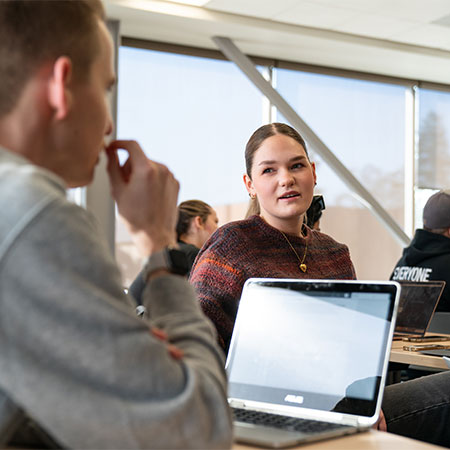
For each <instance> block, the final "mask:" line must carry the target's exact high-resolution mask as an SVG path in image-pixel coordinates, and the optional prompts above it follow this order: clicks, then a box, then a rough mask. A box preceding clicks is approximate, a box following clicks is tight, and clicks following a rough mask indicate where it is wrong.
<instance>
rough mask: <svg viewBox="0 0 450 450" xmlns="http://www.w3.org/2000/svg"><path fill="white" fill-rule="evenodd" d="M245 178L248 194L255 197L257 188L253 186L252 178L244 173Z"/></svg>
mask: <svg viewBox="0 0 450 450" xmlns="http://www.w3.org/2000/svg"><path fill="white" fill-rule="evenodd" d="M243 179H244V184H245V188H246V189H247V192H248V195H250V197H252V198H253V197H254V196H255V195H256V192H255V188H254V187H253V181H252V179H251V178H250V177H249V176H248V175H247V174H246V173H244V176H243Z"/></svg>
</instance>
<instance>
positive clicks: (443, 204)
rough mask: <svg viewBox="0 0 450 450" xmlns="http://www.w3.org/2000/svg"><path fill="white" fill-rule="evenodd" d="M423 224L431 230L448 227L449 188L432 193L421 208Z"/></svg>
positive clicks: (449, 212)
mask: <svg viewBox="0 0 450 450" xmlns="http://www.w3.org/2000/svg"><path fill="white" fill-rule="evenodd" d="M423 225H424V226H425V227H427V228H430V229H431V230H437V229H439V228H449V227H450V190H445V191H444V190H442V191H439V192H436V194H433V195H432V196H431V197H430V198H429V199H428V201H427V203H426V205H425V208H423Z"/></svg>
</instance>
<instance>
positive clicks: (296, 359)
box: [227, 279, 397, 417]
mask: <svg viewBox="0 0 450 450" xmlns="http://www.w3.org/2000/svg"><path fill="white" fill-rule="evenodd" d="M396 290H397V289H396V286H395V284H393V283H378V284H375V283H373V284H367V283H359V282H329V281H327V282H324V281H301V280H267V279H266V280H263V279H253V280H252V279H251V280H248V281H247V283H246V285H245V286H244V290H243V294H242V298H241V302H240V305H239V310H238V315H237V320H236V325H235V329H234V332H233V338H232V342H231V346H230V352H229V354H228V359H227V372H228V376H229V397H230V398H235V399H246V400H254V401H258V402H264V403H269V404H274V405H285V406H297V407H301V408H311V409H316V410H317V409H318V410H322V411H339V412H344V413H347V414H355V415H366V416H368V417H371V416H373V414H374V413H375V410H376V403H377V396H378V395H377V393H378V388H379V384H380V381H381V376H382V374H383V370H384V365H385V364H386V361H387V358H386V352H387V347H388V345H389V343H390V335H391V331H390V329H391V321H392V317H393V311H394V304H395V297H396Z"/></svg>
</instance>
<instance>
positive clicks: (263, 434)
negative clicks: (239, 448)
mask: <svg viewBox="0 0 450 450" xmlns="http://www.w3.org/2000/svg"><path fill="white" fill-rule="evenodd" d="M367 430H368V428H356V427H346V428H343V429H339V430H332V431H329V432H327V433H320V434H311V435H308V434H306V433H302V432H299V431H286V430H280V429H278V428H272V427H264V426H260V425H252V424H247V423H241V422H235V423H234V440H235V441H236V442H241V443H243V444H251V445H257V446H260V447H265V448H287V447H294V446H298V445H300V444H306V443H310V442H314V441H322V440H326V439H332V438H336V437H339V436H346V435H349V434H355V433H359V432H361V431H367Z"/></svg>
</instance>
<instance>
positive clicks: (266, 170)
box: [263, 167, 273, 173]
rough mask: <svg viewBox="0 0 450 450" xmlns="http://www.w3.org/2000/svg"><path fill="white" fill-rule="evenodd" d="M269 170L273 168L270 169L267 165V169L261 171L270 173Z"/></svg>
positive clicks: (271, 170)
mask: <svg viewBox="0 0 450 450" xmlns="http://www.w3.org/2000/svg"><path fill="white" fill-rule="evenodd" d="M271 172H273V169H271V168H269V167H268V168H267V169H264V170H263V173H271Z"/></svg>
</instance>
